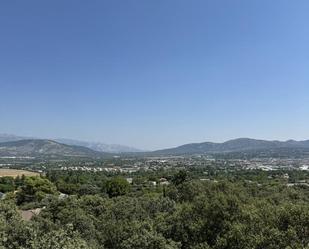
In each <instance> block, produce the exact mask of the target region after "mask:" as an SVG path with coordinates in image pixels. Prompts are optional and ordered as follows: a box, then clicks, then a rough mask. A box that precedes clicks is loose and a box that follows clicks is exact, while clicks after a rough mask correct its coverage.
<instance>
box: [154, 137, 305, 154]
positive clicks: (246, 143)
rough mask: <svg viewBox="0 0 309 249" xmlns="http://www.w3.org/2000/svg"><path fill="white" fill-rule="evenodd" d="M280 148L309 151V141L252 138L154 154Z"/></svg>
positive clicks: (155, 152)
mask: <svg viewBox="0 0 309 249" xmlns="http://www.w3.org/2000/svg"><path fill="white" fill-rule="evenodd" d="M280 148H287V149H288V148H290V149H309V140H306V141H295V140H288V141H284V142H283V141H267V140H256V139H250V138H238V139H234V140H229V141H226V142H224V143H212V142H205V143H191V144H185V145H181V146H179V147H175V148H170V149H164V150H157V151H154V152H152V154H155V155H183V154H207V153H228V152H245V151H256V150H273V149H280Z"/></svg>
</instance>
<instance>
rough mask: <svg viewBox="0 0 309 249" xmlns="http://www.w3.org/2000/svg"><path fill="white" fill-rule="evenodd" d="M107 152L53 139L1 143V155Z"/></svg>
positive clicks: (93, 153)
mask: <svg viewBox="0 0 309 249" xmlns="http://www.w3.org/2000/svg"><path fill="white" fill-rule="evenodd" d="M104 155H106V154H105V153H100V152H96V151H93V150H91V149H89V148H86V147H82V146H74V145H66V144H62V143H58V142H56V141H53V140H46V139H27V140H18V141H11V142H4V143H0V156H1V157H26V156H27V157H102V156H104Z"/></svg>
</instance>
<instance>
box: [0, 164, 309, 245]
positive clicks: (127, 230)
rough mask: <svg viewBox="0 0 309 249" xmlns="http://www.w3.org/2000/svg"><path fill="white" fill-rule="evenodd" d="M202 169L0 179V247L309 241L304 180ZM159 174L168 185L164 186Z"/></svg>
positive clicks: (57, 173) (307, 194)
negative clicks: (26, 213)
mask: <svg viewBox="0 0 309 249" xmlns="http://www.w3.org/2000/svg"><path fill="white" fill-rule="evenodd" d="M204 170H205V169H204ZM202 174H203V170H201V169H199V170H191V171H189V172H187V171H184V170H181V171H178V172H176V171H175V170H172V171H158V172H156V173H154V172H150V173H146V172H141V173H136V174H134V175H133V176H132V178H133V179H132V180H133V181H132V182H133V183H132V184H129V183H128V181H127V180H126V179H125V178H124V176H120V175H115V176H112V175H106V174H104V173H93V172H79V171H76V172H63V171H51V172H49V173H48V174H47V175H46V177H21V178H16V179H13V178H0V187H2V189H3V190H5V191H4V192H7V197H6V198H5V199H4V200H1V201H0V248H10V249H15V248H16V249H17V248H18V249H20V248H23V249H39V248H40V249H41V248H42V249H43V248H44V249H45V248H53V249H55V248H59V249H60V248H67V249H71V248H72V249H73V248H74V249H76V248H77V249H79V248H85V249H86V248H87V249H102V248H105V249H131V248H134V249H136V248H137V249H148V248H150V249H206V248H209V249H233V248H235V249H236V248H237V249H239V248H243V249H252V248H256V249H260V248H263V249H282V248H286V249H288V248H291V249H292V248H293V249H298V248H299V249H303V248H309V205H308V204H309V188H308V187H307V186H306V185H295V186H292V187H288V186H287V182H286V180H285V179H282V178H280V177H279V176H280V175H281V174H284V172H276V174H277V175H279V176H278V177H277V178H276V177H275V175H273V176H272V177H270V174H271V173H265V172H260V171H243V172H242V171H241V172H234V173H233V172H232V173H231V172H229V173H226V172H225V173H224V172H221V173H218V172H211V171H209V172H208V177H209V179H204V180H200V179H199V178H200V176H201V175H202ZM289 174H290V175H291V177H293V179H295V180H298V179H303V178H306V177H307V173H305V172H303V173H302V172H300V171H295V172H290V173H289ZM163 177H164V178H163ZM162 179H163V180H164V181H165V182H166V181H168V182H169V183H170V184H169V185H163V184H162V185H160V180H161V181H163V180H162ZM149 181H151V182H154V181H156V182H158V184H157V185H149ZM14 190H17V193H16V194H13V193H12V191H14ZM10 192H11V193H10ZM60 192H62V193H64V194H68V195H67V196H66V195H65V196H63V195H59V193H60ZM30 207H31V208H38V207H40V208H41V209H40V210H41V212H40V214H39V215H36V216H34V217H33V218H32V219H31V220H30V221H25V220H23V219H22V217H21V215H20V212H19V211H18V210H20V209H29V208H30Z"/></svg>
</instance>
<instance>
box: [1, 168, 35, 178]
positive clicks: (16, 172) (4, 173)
mask: <svg viewBox="0 0 309 249" xmlns="http://www.w3.org/2000/svg"><path fill="white" fill-rule="evenodd" d="M22 175H25V176H38V175H40V174H39V173H37V172H31V171H27V170H18V169H0V177H2V176H11V177H17V176H22Z"/></svg>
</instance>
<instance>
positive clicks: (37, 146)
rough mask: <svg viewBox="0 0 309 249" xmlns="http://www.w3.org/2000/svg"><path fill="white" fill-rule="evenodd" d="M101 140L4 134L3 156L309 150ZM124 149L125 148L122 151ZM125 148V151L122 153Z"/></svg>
mask: <svg viewBox="0 0 309 249" xmlns="http://www.w3.org/2000/svg"><path fill="white" fill-rule="evenodd" d="M106 146H107V145H102V144H100V143H89V142H83V141H76V140H68V139H56V140H48V139H24V138H23V137H18V136H14V135H5V136H4V135H2V136H1V135H0V156H1V157H23V156H30V157H91V158H93V157H100V158H102V157H106V156H112V155H116V154H119V153H123V154H125V155H136V156H145V155H147V156H158V155H164V156H166V155H194V154H215V153H230V152H248V151H263V150H266V151H271V150H277V149H284V151H285V152H288V151H292V150H295V149H302V150H306V151H309V140H305V141H295V140H288V141H267V140H257V139H250V138H238V139H234V140H229V141H226V142H224V143H213V142H204V143H191V144H185V145H181V146H178V147H175V148H169V149H163V150H157V151H151V152H141V151H139V150H136V149H134V148H131V149H129V148H130V147H121V146H120V147H113V146H111V147H106ZM120 148H121V150H120ZM120 151H121V152H120Z"/></svg>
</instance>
